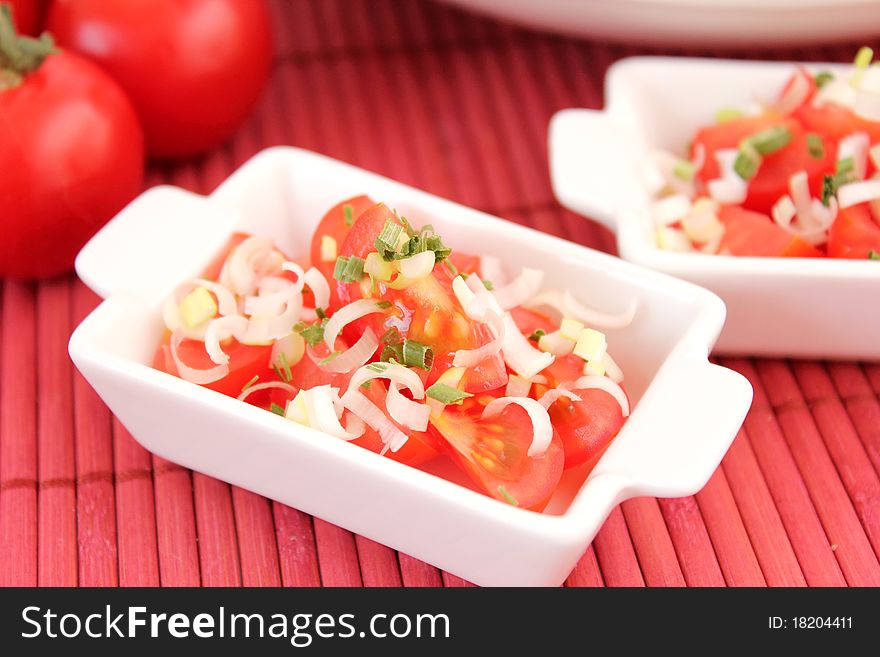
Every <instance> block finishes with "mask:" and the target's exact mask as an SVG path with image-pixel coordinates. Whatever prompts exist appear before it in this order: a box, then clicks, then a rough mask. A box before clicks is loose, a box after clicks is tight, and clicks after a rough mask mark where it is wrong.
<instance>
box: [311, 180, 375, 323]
mask: <svg viewBox="0 0 880 657" xmlns="http://www.w3.org/2000/svg"><path fill="white" fill-rule="evenodd" d="M375 204H376V202H375V201H373V200H372V199H371V198H370V197H369V196H363V195H361V196H355V197H354V198H350V199H346V200H345V201H342V202H341V203H337V204H336V205H334V206H333V207H332V208H330V209H329V210H328V211H327V214H325V215H324V217H323V219H321V223H319V224H318V227H317V228H316V229H315V232H314V233H312V243H311V248H310V249H309V257H310V258H311V261H312V265H313V266H315V267H317V268H318V269H319V270H320V271H321V273H322V274H324V278H326V279H327V280H328V281H329V282H331V283H332V282H333V270H334V268H335V266H336V255H339V253H340V251H339V249H340V248H341V247H342V245H343V244H344V243H345V238H346V237H347V236H348V232H349V231H350V230H351V227H352V225H354V221H355V219H357V218H358V217H360V216H361V213H363V212H364V211H365V210H367V209H369V208H371V207H372V206H374V205H375ZM325 238H329V239H331V240H332V245H333V246H334V247H335V248H334V249H333V251H334V253H335V254H336V255H334V256H333V257H332V258H330V259H329V260H324V259H323V258H322V257H321V256H322V253H321V251H322V249H321V245H322V244H323V243H324V239H325ZM335 288H336V286H335V285H331V286H330V293H331V294H330V305H331V307H332V308H335V307H337V306H338V305H339V298H338V295H337V293H336V289H335Z"/></svg>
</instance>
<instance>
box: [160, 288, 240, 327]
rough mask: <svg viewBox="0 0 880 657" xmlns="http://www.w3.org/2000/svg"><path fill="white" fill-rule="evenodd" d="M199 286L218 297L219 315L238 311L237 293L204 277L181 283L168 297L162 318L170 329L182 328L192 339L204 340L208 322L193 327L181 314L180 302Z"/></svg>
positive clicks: (233, 313) (232, 313)
mask: <svg viewBox="0 0 880 657" xmlns="http://www.w3.org/2000/svg"><path fill="white" fill-rule="evenodd" d="M199 287H203V288H205V289H206V290H208V291H209V292H212V293H213V294H214V296H215V297H216V298H217V314H218V315H222V316H226V315H235V314H237V313H238V304H237V303H236V301H235V295H234V294H233V293H232V292H230V291H229V290H228V289H227V288H225V287H224V286H222V285H220V284H219V283H215V282H214V281H209V280H206V279H204V278H193V279H191V280H188V281H186V282H184V283H181V284H180V285H178V286H177V287H176V288H175V290H174V292H172V293H171V296H170V297H168V299H167V300H166V302H165V305H164V306H163V307H162V320H163V321H164V322H165V327H166V328H167V329H168V330H169V331H172V332H173V331H176V330H178V329H180V330H181V331H182V332H183V335H184V337H186V338H189V339H191V340H204V338H205V329H206V328H207V326H208V323H207V322H205V323H204V324H202V325H200V326H196V327H193V328H189V327H188V326H186V325H185V324H184V322H183V318H182V317H181V315H180V302H181V301H183V299H184V298H185V297H186V295H187V294H189V293H190V292H192V291H193V290H194V289H196V288H199Z"/></svg>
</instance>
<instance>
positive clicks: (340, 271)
mask: <svg viewBox="0 0 880 657" xmlns="http://www.w3.org/2000/svg"><path fill="white" fill-rule="evenodd" d="M363 277H364V259H363V258H358V257H357V256H354V255H353V256H339V257H338V258H336V265H335V266H334V267H333V278H335V279H336V280H337V281H341V282H343V283H357V282H358V281H360V280H361V279H362V278H363Z"/></svg>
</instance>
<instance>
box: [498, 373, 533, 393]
mask: <svg viewBox="0 0 880 657" xmlns="http://www.w3.org/2000/svg"><path fill="white" fill-rule="evenodd" d="M531 389H532V381H531V380H529V379H524V378H523V377H521V376H519V375H518V374H511V375H510V376H509V377H508V379H507V387H506V388H505V389H504V396H505V397H528V396H529V391H530V390H531Z"/></svg>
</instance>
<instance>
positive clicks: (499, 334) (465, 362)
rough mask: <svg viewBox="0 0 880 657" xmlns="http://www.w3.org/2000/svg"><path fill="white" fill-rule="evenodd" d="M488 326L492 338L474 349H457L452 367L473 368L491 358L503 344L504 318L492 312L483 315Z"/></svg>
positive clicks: (483, 319) (488, 311)
mask: <svg viewBox="0 0 880 657" xmlns="http://www.w3.org/2000/svg"><path fill="white" fill-rule="evenodd" d="M481 321H484V322H485V323H486V324H488V325H489V328H490V329H491V331H492V334H493V335H494V338H493V339H492V340H491V341H490V342H487V343H486V344H484V345H483V346H481V347H477V348H476V349H459V350H458V351H456V352H455V357H454V358H453V359H452V365H453V367H473V366H474V365H478V364H479V363H482V362H483V361H484V360H486V359H487V358H491V357H492V356H494V355H495V354H497V353H498V352H499V351H501V347H502V346H503V344H504V318H503V317H502V316H501V315H499V314H498V313H496V312H495V311H493V310H487V311H486V312H485V313H483V316H482V320H481Z"/></svg>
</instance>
